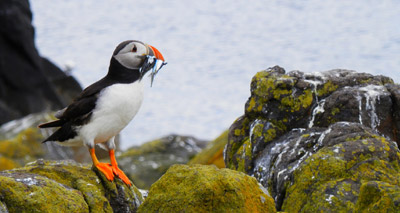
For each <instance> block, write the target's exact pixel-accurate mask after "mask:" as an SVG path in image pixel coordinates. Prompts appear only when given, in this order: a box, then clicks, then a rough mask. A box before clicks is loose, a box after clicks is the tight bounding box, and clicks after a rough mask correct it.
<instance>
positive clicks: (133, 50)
mask: <svg viewBox="0 0 400 213" xmlns="http://www.w3.org/2000/svg"><path fill="white" fill-rule="evenodd" d="M131 51H132V52H134V53H135V52H136V51H137V47H136V45H133V47H132V50H131Z"/></svg>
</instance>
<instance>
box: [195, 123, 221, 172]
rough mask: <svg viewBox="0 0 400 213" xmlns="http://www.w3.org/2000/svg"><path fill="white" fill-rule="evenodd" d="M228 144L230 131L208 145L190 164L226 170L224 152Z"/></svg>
mask: <svg viewBox="0 0 400 213" xmlns="http://www.w3.org/2000/svg"><path fill="white" fill-rule="evenodd" d="M226 143H228V130H227V131H225V132H223V133H222V134H221V135H220V136H219V137H218V138H216V139H215V140H213V141H211V142H209V143H208V145H207V147H206V148H205V149H203V150H202V151H201V152H200V153H198V154H197V155H196V156H194V158H193V159H191V160H190V161H189V163H188V164H203V165H211V164H213V165H215V166H217V167H218V168H225V162H224V156H223V152H224V149H225V145H226Z"/></svg>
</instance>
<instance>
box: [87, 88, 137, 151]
mask: <svg viewBox="0 0 400 213" xmlns="http://www.w3.org/2000/svg"><path fill="white" fill-rule="evenodd" d="M142 101H143V83H142V81H140V80H138V81H136V82H134V83H131V84H113V85H111V86H109V87H107V88H105V89H104V90H103V91H102V92H101V93H100V95H99V99H98V100H97V102H96V107H95V109H94V110H93V114H92V117H91V119H90V122H89V123H88V124H86V125H84V126H82V128H81V129H80V131H79V135H80V136H81V137H82V138H83V139H84V140H85V142H86V143H88V142H89V143H91V142H90V141H94V143H103V142H106V141H107V140H109V139H110V138H111V137H113V136H115V135H117V134H118V133H119V132H120V131H121V130H122V129H123V128H124V127H125V126H126V125H128V123H129V122H130V121H131V120H132V119H133V117H134V116H135V115H136V113H137V112H138V111H139V108H140V106H141V105H142Z"/></svg>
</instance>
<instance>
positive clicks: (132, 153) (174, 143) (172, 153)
mask: <svg viewBox="0 0 400 213" xmlns="http://www.w3.org/2000/svg"><path fill="white" fill-rule="evenodd" d="M205 145H206V142H205V141H202V140H198V139H196V138H194V137H190V136H180V135H169V136H166V137H162V138H160V139H157V140H154V141H150V142H147V143H144V144H142V145H141V146H138V147H132V148H130V149H128V150H127V151H125V152H122V153H121V154H120V155H119V156H118V157H117V160H118V163H119V166H120V167H121V169H122V170H123V171H124V172H125V174H126V175H128V177H130V179H131V180H133V182H134V184H135V185H136V186H137V187H139V188H141V189H149V188H150V186H151V184H153V183H154V182H156V181H157V180H158V179H159V178H160V177H161V176H162V175H163V174H164V173H165V172H166V171H167V170H168V168H169V167H170V166H171V165H174V164H185V163H187V162H189V160H190V159H191V158H193V156H195V155H196V154H197V153H199V152H200V151H201V150H202V148H204V147H205Z"/></svg>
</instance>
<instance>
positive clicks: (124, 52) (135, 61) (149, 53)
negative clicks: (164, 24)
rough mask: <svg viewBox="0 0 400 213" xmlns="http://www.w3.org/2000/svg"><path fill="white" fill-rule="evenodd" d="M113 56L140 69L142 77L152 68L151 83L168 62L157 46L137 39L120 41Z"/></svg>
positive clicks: (131, 67)
mask: <svg viewBox="0 0 400 213" xmlns="http://www.w3.org/2000/svg"><path fill="white" fill-rule="evenodd" d="M113 57H114V58H115V59H116V60H117V61H118V62H119V63H120V64H121V65H122V66H124V67H126V68H128V69H135V70H139V72H140V77H141V78H142V77H143V76H144V75H145V74H146V73H147V72H148V71H150V70H151V84H153V80H154V76H155V75H156V74H157V73H158V71H159V70H160V69H161V67H162V66H164V65H165V64H167V63H166V62H165V60H164V57H163V55H162V54H161V53H160V51H158V50H157V49H156V48H155V47H153V46H151V45H148V44H145V43H143V42H141V41H136V40H128V41H124V42H122V43H120V44H119V45H118V46H117V47H116V48H115V50H114V53H113Z"/></svg>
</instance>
